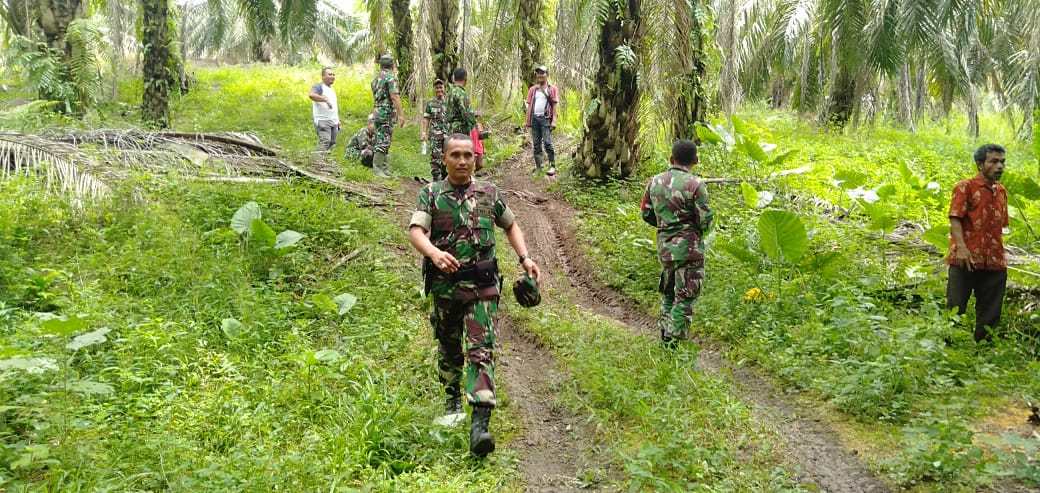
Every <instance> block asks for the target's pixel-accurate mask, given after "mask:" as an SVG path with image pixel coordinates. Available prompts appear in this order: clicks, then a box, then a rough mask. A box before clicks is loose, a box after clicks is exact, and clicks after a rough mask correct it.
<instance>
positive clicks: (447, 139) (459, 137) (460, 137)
mask: <svg viewBox="0 0 1040 493" xmlns="http://www.w3.org/2000/svg"><path fill="white" fill-rule="evenodd" d="M453 140H465V141H469V142H473V138H472V137H470V136H469V135H466V134H460V133H453V134H451V135H448V136H447V137H444V149H445V150H447V149H448V142H451V141H453Z"/></svg>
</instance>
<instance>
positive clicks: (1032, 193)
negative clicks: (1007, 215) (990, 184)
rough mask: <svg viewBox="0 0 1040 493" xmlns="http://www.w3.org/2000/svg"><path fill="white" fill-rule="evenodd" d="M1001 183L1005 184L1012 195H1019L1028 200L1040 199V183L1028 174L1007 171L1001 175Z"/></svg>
mask: <svg viewBox="0 0 1040 493" xmlns="http://www.w3.org/2000/svg"><path fill="white" fill-rule="evenodd" d="M1000 184H1001V185H1004V188H1006V189H1007V191H1008V193H1009V194H1011V195H1018V196H1020V197H1022V198H1024V199H1026V200H1040V185H1037V184H1036V182H1035V181H1033V179H1032V178H1030V177H1028V176H1026V175H1023V174H1021V173H1015V172H1012V171H1005V172H1004V175H1003V176H1001V177H1000Z"/></svg>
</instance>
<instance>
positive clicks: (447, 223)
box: [409, 134, 541, 456]
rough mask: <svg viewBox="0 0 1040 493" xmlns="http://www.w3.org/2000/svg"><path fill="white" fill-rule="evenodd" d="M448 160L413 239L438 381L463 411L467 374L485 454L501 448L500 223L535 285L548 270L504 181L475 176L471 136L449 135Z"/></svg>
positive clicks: (450, 405)
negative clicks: (491, 427)
mask: <svg viewBox="0 0 1040 493" xmlns="http://www.w3.org/2000/svg"><path fill="white" fill-rule="evenodd" d="M443 160H444V164H445V167H446V168H447V170H448V176H447V179H445V180H441V181H435V182H433V183H430V184H428V185H426V186H425V187H424V188H423V189H422V191H421V192H419V201H418V206H417V207H416V211H415V213H414V214H412V218H411V221H410V223H409V239H410V240H411V242H412V245H413V246H414V247H415V249H416V250H418V251H419V252H420V253H422V254H423V256H424V257H425V259H424V261H423V274H424V276H425V280H426V290H427V294H428V295H430V296H432V297H433V313H431V315H430V322H431V323H432V324H433V327H434V334H435V335H436V338H437V343H438V353H439V362H438V369H439V379H440V382H441V384H442V385H443V386H444V390H445V393H446V394H447V411H448V412H449V413H457V412H461V410H462V402H461V392H460V389H459V381H460V380H463V381H464V382H465V395H466V401H467V402H468V403H469V404H470V405H471V406H473V422H472V425H471V428H470V452H471V453H473V454H474V455H478V456H483V455H486V454H488V453H490V452H492V451H494V449H495V441H494V438H492V436H491V434H490V433H489V432H488V421H489V420H490V418H491V409H492V408H494V407H495V404H496V399H495V384H494V358H493V355H494V345H495V320H496V318H497V314H498V300H499V293H500V289H501V280H500V278H499V276H498V263H497V260H496V257H495V253H496V252H495V226H498V227H500V228H502V229H503V230H504V231H505V234H506V239H508V240H509V244H510V245H511V246H512V247H513V250H514V251H516V253H517V254H518V255H519V259H520V265H521V266H522V267H523V269H524V271H525V272H526V273H527V274H528V275H529V276H531V277H532V278H533V279H535V282H536V283H538V282H540V281H541V271H540V270H539V268H538V264H536V263H535V262H534V260H532V259H531V257H529V256H528V255H527V246H526V243H525V242H524V234H523V232H522V231H521V230H520V225H519V224H517V223H516V218H515V217H514V215H513V211H512V210H510V209H509V208H508V207H506V204H505V201H504V199H503V196H502V194H501V193H500V192H499V190H498V187H496V186H495V185H493V184H491V183H486V182H476V181H473V178H472V173H473V165H474V152H473V141H472V139H471V138H470V136H469V135H465V134H452V135H449V136H447V137H446V138H445V142H444V154H443ZM427 235H429V236H427ZM463 348H465V353H463Z"/></svg>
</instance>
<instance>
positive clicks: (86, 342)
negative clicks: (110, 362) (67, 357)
mask: <svg viewBox="0 0 1040 493" xmlns="http://www.w3.org/2000/svg"><path fill="white" fill-rule="evenodd" d="M111 331H112V329H109V328H108V327H102V328H100V329H98V330H95V331H93V332H87V333H86V334H82V335H78V336H76V337H75V338H73V339H72V341H71V342H69V343H68V344H66V345H65V348H66V349H68V350H70V351H78V350H80V349H83V348H85V347H87V346H93V345H96V344H101V343H102V342H105V341H107V340H108V339H106V338H105V334H107V333H109V332H111Z"/></svg>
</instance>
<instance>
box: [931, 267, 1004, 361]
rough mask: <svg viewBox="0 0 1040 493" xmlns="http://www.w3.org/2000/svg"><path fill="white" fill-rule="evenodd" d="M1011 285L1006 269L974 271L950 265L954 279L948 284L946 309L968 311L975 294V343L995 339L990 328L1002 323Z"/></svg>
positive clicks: (958, 311) (951, 276) (951, 275)
mask: <svg viewBox="0 0 1040 493" xmlns="http://www.w3.org/2000/svg"><path fill="white" fill-rule="evenodd" d="M1006 287H1007V271H1006V270H974V271H968V270H967V269H965V268H963V267H960V266H957V265H951V266H950V280H949V282H948V283H947V284H946V309H947V310H949V309H952V308H954V307H956V308H957V313H964V310H965V309H966V308H967V307H968V298H970V297H971V293H972V292H974V293H975V342H979V341H982V340H983V339H985V340H991V339H992V338H993V337H992V335H990V332H989V331H990V329H992V328H995V327H996V326H997V325H998V324H999V323H1000V311H1001V309H1002V308H1003V306H1004V290H1005V288H1006Z"/></svg>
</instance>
